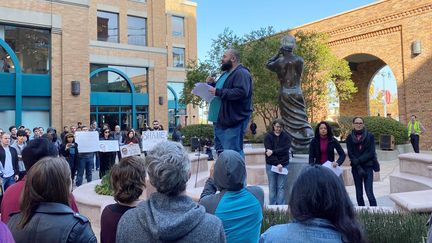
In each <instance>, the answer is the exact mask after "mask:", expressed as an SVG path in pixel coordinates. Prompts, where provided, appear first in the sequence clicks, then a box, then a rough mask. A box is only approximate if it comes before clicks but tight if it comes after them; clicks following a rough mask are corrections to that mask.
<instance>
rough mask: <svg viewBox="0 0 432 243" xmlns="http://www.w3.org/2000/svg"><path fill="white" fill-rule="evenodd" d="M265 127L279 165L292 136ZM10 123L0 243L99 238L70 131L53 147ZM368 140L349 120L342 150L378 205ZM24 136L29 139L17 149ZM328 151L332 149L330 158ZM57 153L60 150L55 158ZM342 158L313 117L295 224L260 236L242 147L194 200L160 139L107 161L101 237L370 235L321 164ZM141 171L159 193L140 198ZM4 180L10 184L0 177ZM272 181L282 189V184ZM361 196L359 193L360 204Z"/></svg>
mask: <svg viewBox="0 0 432 243" xmlns="http://www.w3.org/2000/svg"><path fill="white" fill-rule="evenodd" d="M272 125H273V131H271V132H270V133H269V134H268V138H266V142H265V146H266V147H267V146H269V148H266V157H267V159H266V163H267V164H270V165H272V166H275V167H276V168H277V170H279V168H281V167H282V168H285V166H286V164H287V163H289V155H288V156H287V154H284V153H283V152H286V151H287V150H288V151H289V145H288V147H287V145H286V144H287V143H288V144H289V138H284V137H283V136H285V134H284V131H283V125H284V124H283V121H281V120H275V121H274V122H273V123H272ZM81 129H82V130H86V128H84V129H83V128H81ZM91 129H94V126H93V127H92V126H91ZM11 130H14V129H13V128H12V129H11ZM17 130H18V131H17V132H16V134H15V132H14V137H15V138H16V139H15V140H14V142H13V143H12V144H18V145H19V146H18V148H19V153H20V156H18V149H15V148H13V147H12V145H10V137H11V134H12V131H11V134H9V133H2V135H1V142H2V146H1V147H2V149H3V150H2V151H3V152H2V153H3V154H4V155H2V154H0V159H1V162H2V163H1V164H2V166H3V169H2V172H3V173H4V174H3V184H4V185H7V186H6V189H5V191H4V194H3V201H2V204H1V219H2V223H0V232H1V234H0V237H1V239H0V241H1V242H96V241H97V239H96V236H95V234H94V232H93V229H92V227H91V225H90V222H89V220H88V218H87V217H85V216H84V215H81V214H80V213H79V212H78V208H77V205H76V202H75V199H74V196H73V194H72V193H71V190H72V185H73V179H74V175H73V172H72V171H73V170H72V168H71V166H70V162H68V159H69V160H70V159H71V160H72V161H75V160H76V157H74V156H76V155H77V154H79V152H78V148H77V145H76V143H75V142H74V136H73V132H66V133H65V135H64V141H66V142H64V143H61V144H60V150H59V148H58V145H57V144H56V142H55V141H53V140H52V139H49V137H47V136H43V135H42V136H41V137H40V138H33V139H29V141H24V142H23V140H26V139H25V138H24V139H22V138H20V137H25V136H26V135H24V133H22V132H20V131H23V130H20V129H17ZM65 130H66V129H65ZM71 130H74V128H73V127H72V129H71ZM48 131H51V130H50V129H47V132H48ZM101 131H102V134H101V139H114V136H115V132H116V131H114V132H111V131H110V130H109V128H106V127H105V128H102V129H101ZM54 133H55V132H54ZM127 134H128V135H129V134H132V133H127ZM117 139H118V137H117ZM373 139H374V138H373V135H372V134H370V133H368V132H367V130H366V129H365V128H364V124H363V119H362V118H360V117H356V118H354V120H353V131H352V133H351V135H350V136H349V137H348V138H347V144H348V157H349V158H350V160H351V161H352V162H351V165H352V173H353V175H354V179H355V181H356V182H355V183H356V188H357V186H359V185H360V186H361V187H363V185H362V183H364V184H365V188H366V194H367V196H368V198H369V202H370V204H371V206H373V205H376V201H374V200H372V199H373V198H372V197H371V196H373V193H372V195H370V192H371V191H370V188H369V183H370V182H369V180H370V177H369V175H368V174H370V173H371V171H372V170H373V166H372V164H373V162H371V161H373V160H374V159H375V158H376V154H375V150H374V149H373V148H372V147H374V146H372V144H374V140H373ZM24 143H25V144H26V146H24V147H23V148H21V147H22V144H24ZM334 150H336V151H337V152H338V154H339V158H338V159H337V160H335V158H334ZM11 151H14V152H11ZM59 152H60V154H61V155H63V156H58V155H59ZM63 153H64V154H63ZM79 155H80V154H79ZM99 156H100V159H101V161H102V160H103V159H104V156H111V157H115V156H116V153H114V154H111V155H105V154H101V155H99ZM344 156H345V154H344V153H343V150H341V148H340V144H339V143H338V142H337V140H335V139H334V138H333V135H332V131H331V127H330V126H329V125H328V124H327V123H325V122H321V123H320V124H318V126H317V128H316V136H315V138H314V141H313V142H312V144H311V147H310V157H311V158H310V164H311V165H309V166H308V167H306V168H305V169H303V171H302V172H301V174H300V175H299V177H298V178H297V180H296V181H295V183H294V185H293V188H292V193H291V197H290V199H289V201H288V205H289V209H290V213H291V214H292V216H293V221H292V222H290V223H287V224H281V225H274V226H272V227H270V228H269V229H267V231H265V232H264V233H263V234H261V233H260V231H261V226H262V221H263V207H264V192H263V190H262V188H260V187H257V186H247V185H246V181H247V179H246V178H247V174H246V166H245V160H244V158H243V156H242V154H241V153H239V152H237V151H234V150H224V151H222V152H221V153H220V154H219V156H218V158H217V160H216V162H215V163H214V166H213V167H212V169H211V172H210V177H209V178H208V180H207V181H206V183H205V187H204V189H203V191H202V193H201V197H200V200H199V202H198V203H197V202H194V201H193V200H192V199H191V198H190V197H189V196H187V195H186V193H185V192H186V186H187V182H188V180H189V178H190V176H191V162H190V160H189V156H188V153H187V152H186V150H185V149H184V148H183V146H182V145H181V144H180V143H177V142H171V141H166V142H162V143H159V144H158V145H156V146H155V147H154V149H152V150H151V151H149V152H148V154H147V156H146V157H145V158H144V157H140V156H130V157H125V158H121V159H120V161H119V162H118V163H116V164H115V163H113V164H112V165H110V167H111V168H110V169H111V174H110V177H111V180H110V181H111V184H112V188H113V195H114V199H115V201H116V203H115V204H111V205H108V206H106V207H105V209H104V210H103V212H102V215H101V231H100V238H99V239H100V241H101V242H168V241H172V242H367V239H366V236H365V234H364V231H363V229H362V226H361V225H360V224H359V222H358V220H357V219H356V214H355V212H354V207H353V204H352V202H351V200H350V198H349V196H348V194H347V192H346V190H345V187H344V185H343V182H342V180H341V178H339V177H337V176H336V174H335V173H333V172H332V171H331V170H330V169H328V168H326V167H324V166H321V164H322V163H323V162H325V161H330V162H332V165H333V166H338V165H340V164H341V163H342V162H343V161H344V159H345V157H344ZM13 158H14V159H15V162H13V163H12V162H11V161H12V159H13ZM18 161H22V166H24V171H25V172H26V173H25V174H24V175H22V178H20V170H19V165H18ZM101 168H103V166H102V163H101ZM270 172H271V173H273V172H272V171H270ZM267 173H269V171H268V172H267ZM355 173H357V174H355ZM147 175H148V177H149V180H148V181H149V182H150V183H151V185H152V186H153V187H155V189H156V192H155V193H152V194H151V195H150V197H149V198H148V199H147V200H143V201H141V200H140V196H141V195H142V193H143V192H144V190H145V188H146V186H147V185H146V176H147ZM77 176H78V175H77ZM356 176H357V179H356ZM5 178H6V180H13V181H15V183H9V182H8V183H4V182H5V181H6V180H5ZM284 179H285V177H283V178H282V179H280V180H284ZM274 180H276V181H278V180H279V178H276V179H274ZM276 187H278V189H279V187H280V186H279V184H276ZM279 193H280V192H279V191H278V190H275V191H274V192H273V193H272V196H271V200H274V201H275V202H276V204H279V203H280V204H284V202H283V199H281V200H282V201H278V199H279V197H281V196H279ZM360 196H361V198H360ZM362 200H363V199H362V195H360V194H359V191H357V201H358V204H359V205H361V204H362ZM363 203H364V202H363ZM5 224H7V225H5Z"/></svg>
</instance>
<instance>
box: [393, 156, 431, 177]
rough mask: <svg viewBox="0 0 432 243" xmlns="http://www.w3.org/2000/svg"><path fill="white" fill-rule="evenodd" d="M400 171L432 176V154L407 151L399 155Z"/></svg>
mask: <svg viewBox="0 0 432 243" xmlns="http://www.w3.org/2000/svg"><path fill="white" fill-rule="evenodd" d="M399 166H400V172H403V173H410V174H414V175H419V176H424V177H429V178H432V171H431V170H430V169H429V166H432V155H430V154H416V153H407V154H401V155H399Z"/></svg>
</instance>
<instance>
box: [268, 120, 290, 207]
mask: <svg viewBox="0 0 432 243" xmlns="http://www.w3.org/2000/svg"><path fill="white" fill-rule="evenodd" d="M272 127H273V131H271V132H268V133H267V134H266V135H265V137H264V148H265V158H266V172H267V178H268V183H269V204H270V205H284V204H286V203H285V187H286V181H287V179H288V175H286V174H285V175H284V174H280V173H281V172H282V171H283V170H284V169H286V170H288V164H289V150H290V147H291V137H290V136H289V135H288V133H286V132H285V131H284V123H283V120H282V119H275V120H274V121H273V122H272ZM272 167H273V168H274V169H275V170H277V171H278V172H279V173H277V172H275V171H272Z"/></svg>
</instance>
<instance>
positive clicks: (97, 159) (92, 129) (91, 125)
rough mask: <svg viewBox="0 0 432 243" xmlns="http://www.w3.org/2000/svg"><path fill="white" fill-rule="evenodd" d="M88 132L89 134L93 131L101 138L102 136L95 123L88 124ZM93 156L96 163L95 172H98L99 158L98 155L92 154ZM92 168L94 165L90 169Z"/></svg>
mask: <svg viewBox="0 0 432 243" xmlns="http://www.w3.org/2000/svg"><path fill="white" fill-rule="evenodd" d="M89 131H90V132H94V131H96V132H98V134H99V136H102V134H101V129H100V128H99V127H98V125H97V122H96V121H93V122H92V123H91V124H90V130H89ZM94 155H95V161H96V170H99V169H100V158H99V153H94ZM94 167H95V165H94V164H92V169H94Z"/></svg>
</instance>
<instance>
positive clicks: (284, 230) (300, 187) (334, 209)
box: [260, 165, 366, 243]
mask: <svg viewBox="0 0 432 243" xmlns="http://www.w3.org/2000/svg"><path fill="white" fill-rule="evenodd" d="M289 208H290V212H291V215H292V216H293V218H294V220H293V222H291V223H288V224H279V225H275V226H272V227H270V228H269V229H267V230H266V231H265V232H264V233H263V234H262V235H261V239H260V242H261V243H267V242H269V243H270V242H335V243H336V242H340V243H342V242H358V243H365V242H366V238H365V236H364V233H363V229H362V227H361V225H360V223H359V222H358V220H357V219H356V214H355V212H354V207H353V206H352V202H351V200H350V198H349V196H348V193H347V192H346V190H345V187H344V185H343V184H342V183H340V179H339V178H338V177H337V176H336V175H335V174H334V173H333V172H332V171H331V170H329V169H328V168H325V167H323V166H318V165H314V166H308V167H306V168H304V169H303V171H302V172H301V174H300V176H299V177H298V178H297V180H296V181H295V182H294V185H293V189H292V192H291V198H290V201H289Z"/></svg>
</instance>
